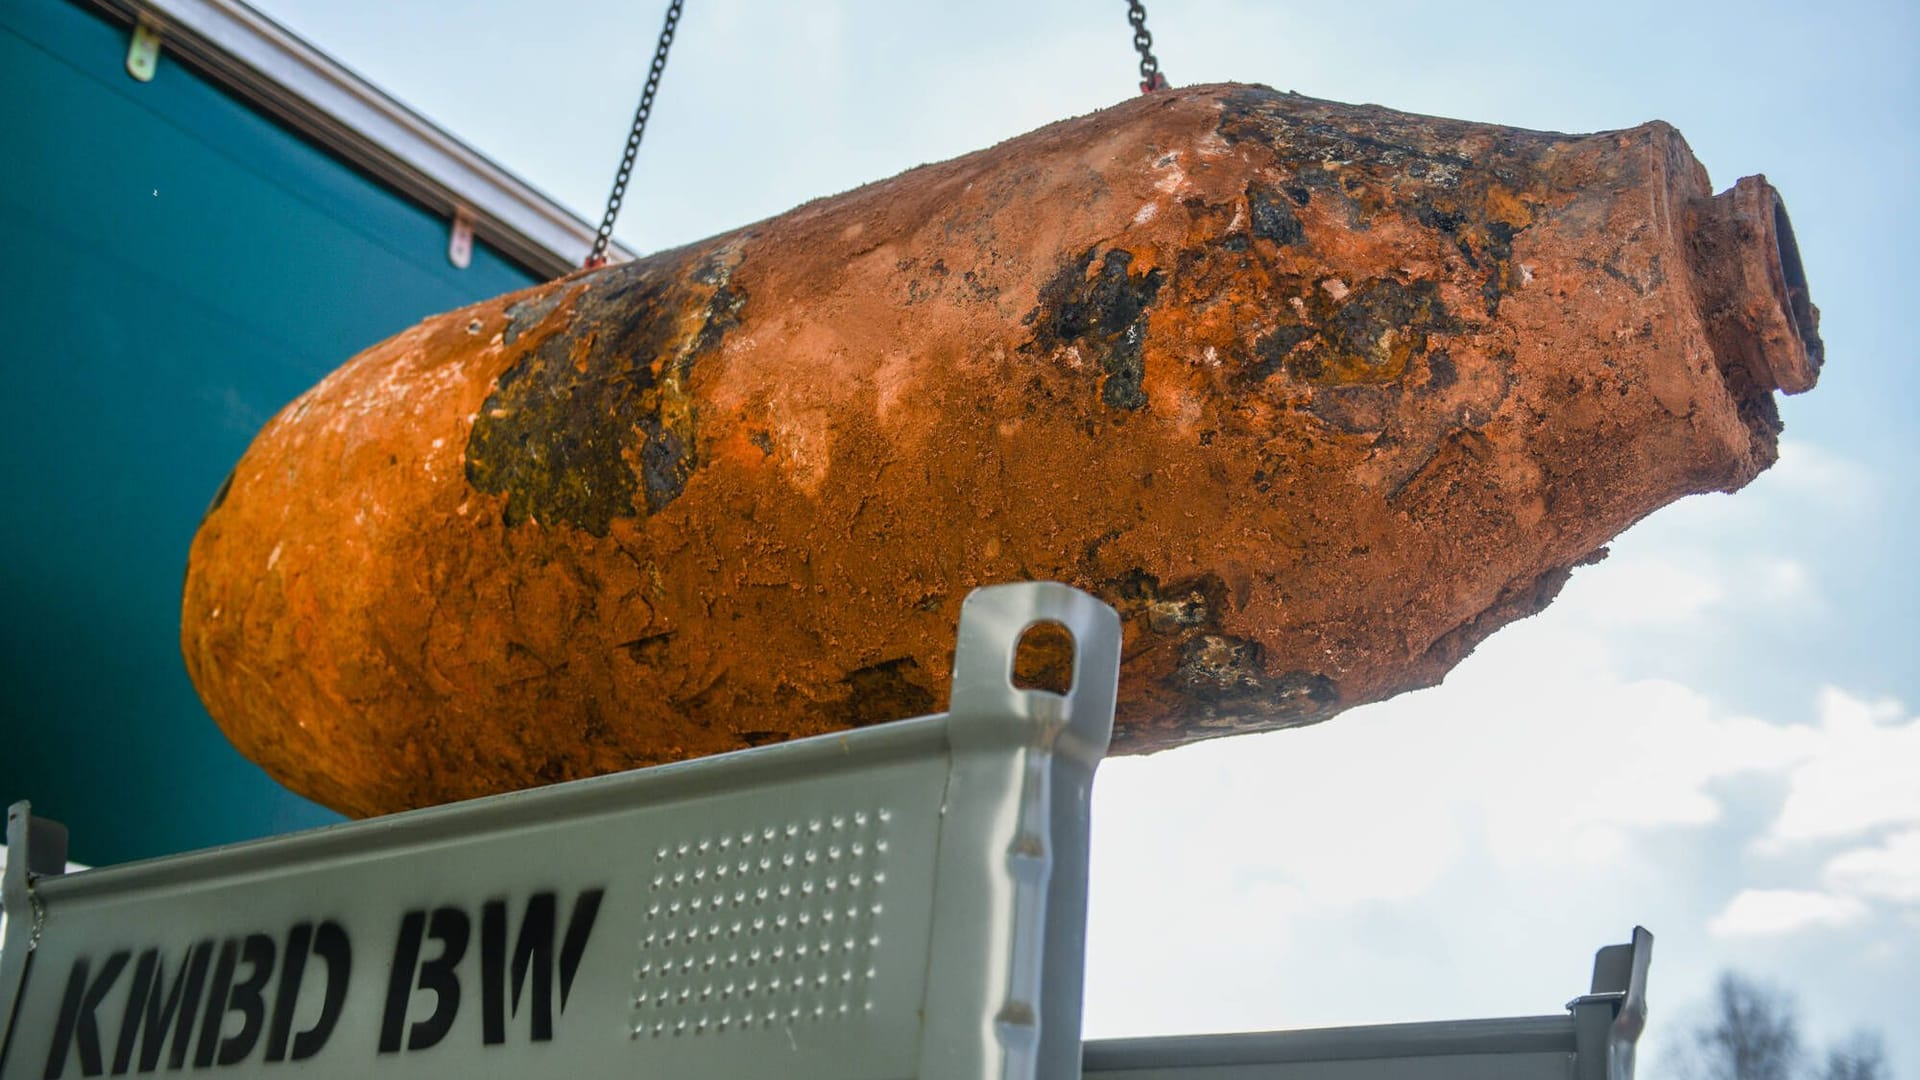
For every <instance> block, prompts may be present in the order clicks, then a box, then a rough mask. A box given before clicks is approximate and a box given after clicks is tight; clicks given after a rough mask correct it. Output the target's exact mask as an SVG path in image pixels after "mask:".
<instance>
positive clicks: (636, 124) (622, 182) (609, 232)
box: [586, 0, 686, 267]
mask: <svg viewBox="0 0 1920 1080" xmlns="http://www.w3.org/2000/svg"><path fill="white" fill-rule="evenodd" d="M685 2H686V0H670V2H669V3H668V4H667V21H666V24H665V25H664V26H662V27H661V28H660V44H659V45H658V46H657V47H656V48H655V49H654V50H653V67H652V68H651V69H650V70H649V71H648V72H647V86H646V89H644V90H642V91H641V92H640V107H639V108H637V109H635V110H634V113H633V130H632V132H630V133H629V134H628V135H627V149H626V153H624V154H622V155H621V157H620V171H619V173H617V174H616V175H615V176H614V178H613V193H612V194H610V195H608V196H607V213H606V216H605V217H603V218H601V219H600V230H599V231H598V232H597V233H595V234H594V237H593V251H592V252H590V253H589V254H588V255H587V263H586V265H588V266H590V267H592V266H604V265H606V262H607V245H608V244H610V243H612V242H613V219H614V218H616V217H619V216H620V203H621V200H623V199H625V198H626V197H627V181H628V180H629V179H630V178H632V176H633V159H634V156H635V155H637V154H638V153H639V152H640V136H641V135H643V134H645V133H646V130H647V117H648V116H649V115H651V114H652V112H653V97H654V95H655V94H657V93H659V92H660V76H662V75H664V74H666V71H667V50H668V49H670V48H672V47H673V32H674V30H675V28H677V27H678V26H679V25H680V8H681V6H682V5H683V4H684V3H685Z"/></svg>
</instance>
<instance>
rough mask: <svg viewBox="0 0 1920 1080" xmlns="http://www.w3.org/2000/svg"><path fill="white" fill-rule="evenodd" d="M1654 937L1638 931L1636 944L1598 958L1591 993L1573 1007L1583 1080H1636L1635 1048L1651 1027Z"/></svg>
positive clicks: (1611, 948)
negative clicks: (1649, 994)
mask: <svg viewBox="0 0 1920 1080" xmlns="http://www.w3.org/2000/svg"><path fill="white" fill-rule="evenodd" d="M1652 962H1653V935H1652V934H1650V933H1648V932H1647V928H1646V927H1644V926H1636V927H1634V928H1633V941H1632V942H1631V943H1629V944H1626V945H1609V946H1607V947H1606V948H1604V949H1601V950H1600V951H1599V952H1598V953H1595V954H1594V957H1593V983H1592V986H1591V989H1590V990H1589V992H1588V993H1586V994H1582V995H1581V996H1580V997H1577V998H1574V999H1573V1000H1572V1001H1569V1002H1568V1003H1567V1008H1568V1009H1569V1010H1571V1011H1572V1013H1573V1022H1574V1039H1575V1043H1576V1045H1577V1046H1578V1049H1579V1053H1578V1057H1577V1062H1578V1068H1577V1076H1578V1080H1632V1078H1633V1064H1634V1062H1633V1059H1634V1047H1635V1045H1636V1044H1637V1043H1638V1042H1639V1041H1640V1033H1641V1032H1642V1031H1644V1030H1645V1029H1646V1026H1647V968H1648V966H1649V965H1651V964H1652Z"/></svg>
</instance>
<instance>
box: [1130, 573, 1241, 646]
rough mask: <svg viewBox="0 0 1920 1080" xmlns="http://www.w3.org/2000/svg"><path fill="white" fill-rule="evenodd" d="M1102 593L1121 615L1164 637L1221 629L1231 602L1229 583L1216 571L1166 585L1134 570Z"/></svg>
mask: <svg viewBox="0 0 1920 1080" xmlns="http://www.w3.org/2000/svg"><path fill="white" fill-rule="evenodd" d="M1102 593H1103V595H1106V596H1107V597H1109V599H1110V600H1111V601H1112V602H1113V605H1114V607H1115V609H1117V610H1118V611H1119V612H1120V616H1121V618H1123V619H1127V620H1130V621H1138V622H1142V623H1145V624H1146V626H1147V629H1149V630H1151V631H1153V632H1154V633H1155V634H1160V635H1163V636H1169V635H1177V634H1180V633H1183V632H1188V631H1192V630H1196V629H1201V630H1206V629H1213V628H1217V627H1218V626H1219V625H1220V618H1221V616H1222V615H1224V614H1225V613H1226V610H1227V605H1228V602H1229V596H1228V593H1227V584H1226V582H1225V581H1223V580H1221V578H1220V575H1218V574H1214V573H1206V574H1201V575H1199V576H1197V577H1193V578H1188V579H1185V580H1181V581H1175V582H1170V583H1168V584H1165V585H1162V584H1161V583H1160V579H1159V578H1157V577H1155V576H1154V575H1152V574H1149V573H1147V572H1146V571H1144V570H1132V571H1129V572H1127V573H1125V574H1122V575H1121V576H1120V577H1118V578H1114V579H1111V580H1109V581H1108V582H1107V583H1106V587H1105V588H1104V589H1103V590H1102Z"/></svg>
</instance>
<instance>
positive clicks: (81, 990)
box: [46, 949, 133, 1080]
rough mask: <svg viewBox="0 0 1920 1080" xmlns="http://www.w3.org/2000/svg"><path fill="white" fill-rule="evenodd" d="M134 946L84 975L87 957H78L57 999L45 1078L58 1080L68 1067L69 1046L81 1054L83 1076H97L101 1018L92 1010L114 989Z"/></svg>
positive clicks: (108, 958) (100, 1070)
mask: <svg viewBox="0 0 1920 1080" xmlns="http://www.w3.org/2000/svg"><path fill="white" fill-rule="evenodd" d="M132 957H133V950H131V949H122V950H120V951H119V952H116V953H114V954H112V955H110V956H108V957H107V962H106V963H104V964H102V965H100V974H98V975H95V976H94V977H93V979H92V980H91V981H89V980H88V978H87V973H88V968H89V967H90V965H89V964H88V963H87V958H86V957H84V956H81V957H77V958H75V960H74V961H73V970H72V972H70V973H69V974H68V975H67V992H66V996H65V997H63V998H61V999H60V1016H59V1019H57V1020H55V1021H54V1025H53V1045H52V1047H50V1048H49V1049H48V1051H47V1069H46V1080H59V1077H60V1076H61V1074H62V1073H64V1072H66V1069H67V1051H68V1049H69V1048H71V1049H73V1050H74V1051H76V1052H78V1053H79V1055H80V1072H81V1075H83V1076H99V1075H100V1074H101V1073H102V1072H103V1071H105V1068H106V1066H105V1065H104V1064H103V1063H102V1061H101V1059H100V1022H99V1018H98V1017H97V1016H95V1015H94V1014H95V1011H96V1010H97V1009H99V1008H100V1002H101V1001H103V1000H105V999H106V996H107V992H108V991H110V990H112V989H113V983H114V980H116V979H118V978H119V977H120V972H121V970H122V969H123V968H125V967H126V966H127V961H128V960H130V959H132Z"/></svg>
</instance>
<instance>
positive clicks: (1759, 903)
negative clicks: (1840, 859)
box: [1707, 889, 1867, 937]
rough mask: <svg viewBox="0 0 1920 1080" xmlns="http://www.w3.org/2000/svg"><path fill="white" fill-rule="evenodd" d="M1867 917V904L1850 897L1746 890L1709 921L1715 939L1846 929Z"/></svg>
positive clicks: (1830, 894) (1785, 891) (1709, 931)
mask: <svg viewBox="0 0 1920 1080" xmlns="http://www.w3.org/2000/svg"><path fill="white" fill-rule="evenodd" d="M1866 914H1867V908H1866V905H1865V904H1862V903H1861V902H1860V901H1858V900H1856V899H1854V898H1853V897H1850V896H1836V895H1834V894H1832V893H1824V892H1808V891H1803V890H1800V889H1744V890H1742V891H1741V892H1740V893H1739V894H1738V895H1736V896H1735V897H1734V898H1733V901H1732V902H1731V903H1729V904H1728V905H1727V907H1726V910H1725V911H1722V912H1721V913H1720V914H1718V915H1716V916H1714V917H1713V918H1712V919H1710V920H1708V922H1707V932H1708V933H1710V934H1712V935H1713V936H1715V937H1760V936H1771V935H1776V934H1790V933H1793V932H1794V931H1797V930H1805V929H1808V928H1811V927H1836V926H1846V925H1849V924H1851V923H1855V922H1858V921H1860V919H1862V918H1864V917H1865V916H1866Z"/></svg>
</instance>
